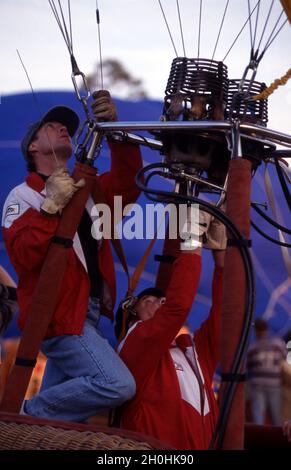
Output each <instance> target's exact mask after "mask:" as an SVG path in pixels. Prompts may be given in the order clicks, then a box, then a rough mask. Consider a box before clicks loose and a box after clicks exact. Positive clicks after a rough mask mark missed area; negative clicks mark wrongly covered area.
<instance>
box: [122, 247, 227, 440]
mask: <svg viewBox="0 0 291 470" xmlns="http://www.w3.org/2000/svg"><path fill="white" fill-rule="evenodd" d="M200 270H201V258H200V256H198V255H191V254H186V253H183V254H181V255H180V256H179V258H178V259H177V260H176V261H175V263H174V265H173V271H172V276H171V282H170V284H169V287H168V289H167V295H166V297H167V301H166V303H165V304H164V305H162V306H161V307H160V308H159V310H158V311H157V312H156V314H155V316H154V317H153V318H152V319H150V320H146V321H140V322H137V323H135V324H134V325H133V326H132V327H131V329H130V330H129V331H128V333H127V336H126V337H125V339H124V340H123V341H122V342H121V344H120V346H119V353H120V357H121V358H122V359H123V361H124V362H125V364H126V365H127V367H128V368H129V370H130V371H131V373H132V374H133V376H134V378H135V381H136V388H137V391H136V395H135V396H134V398H133V399H132V400H130V401H129V402H127V403H125V405H123V407H122V409H121V412H122V414H121V427H123V428H125V429H129V430H132V431H138V432H141V433H144V434H147V435H150V436H153V437H156V438H157V439H160V440H161V441H163V442H164V443H168V444H170V445H171V446H173V447H174V448H176V449H207V448H208V446H209V443H210V440H211V437H212V433H213V431H214V427H215V422H216V419H217V415H218V407H217V403H216V400H215V397H214V393H213V390H212V378H213V374H214V371H215V369H216V367H217V364H218V361H219V351H220V344H219V341H220V310H221V300H222V269H221V268H215V271H214V276H213V286H212V296H213V303H212V308H211V311H210V314H209V316H208V319H207V320H206V321H205V322H204V323H203V324H202V325H201V327H200V328H199V329H198V330H197V331H196V332H195V333H194V336H193V339H194V344H195V347H194V348H187V350H186V353H185V354H186V355H187V356H188V359H189V360H190V362H191V361H192V358H191V354H195V356H196V362H198V368H199V371H200V378H201V379H202V381H203V386H204V413H202V409H201V408H202V407H201V393H200V388H199V382H198V380H197V376H196V375H195V374H194V371H193V369H192V367H190V365H189V360H187V359H186V356H185V354H184V352H182V350H181V349H179V348H177V347H175V341H174V339H175V337H176V335H177V334H178V332H179V330H180V328H181V327H182V325H183V324H184V323H185V321H186V319H187V315H188V314H189V311H190V309H191V307H192V303H193V300H194V297H195V294H196V290H197V287H198V283H199V277H200Z"/></svg>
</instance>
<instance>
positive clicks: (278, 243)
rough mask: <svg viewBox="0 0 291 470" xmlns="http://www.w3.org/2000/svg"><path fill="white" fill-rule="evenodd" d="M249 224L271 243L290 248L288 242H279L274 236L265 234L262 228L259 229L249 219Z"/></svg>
mask: <svg viewBox="0 0 291 470" xmlns="http://www.w3.org/2000/svg"><path fill="white" fill-rule="evenodd" d="M251 226H252V227H253V228H254V229H255V230H256V231H257V232H258V233H259V234H260V235H262V237H264V238H266V239H267V240H269V241H270V242H272V243H275V245H279V246H285V247H286V248H291V245H290V243H284V242H280V241H279V240H276V239H275V238H272V237H270V235H267V234H266V233H265V232H263V230H261V229H260V228H259V227H258V226H257V225H256V224H255V223H254V222H252V221H251Z"/></svg>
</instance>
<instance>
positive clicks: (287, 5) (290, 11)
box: [281, 0, 291, 23]
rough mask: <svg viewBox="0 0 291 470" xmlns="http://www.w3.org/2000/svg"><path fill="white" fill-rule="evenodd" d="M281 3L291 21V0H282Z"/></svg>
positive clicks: (290, 21)
mask: <svg viewBox="0 0 291 470" xmlns="http://www.w3.org/2000/svg"><path fill="white" fill-rule="evenodd" d="M281 3H282V7H283V8H284V10H285V13H286V15H287V18H288V20H289V23H291V0H281Z"/></svg>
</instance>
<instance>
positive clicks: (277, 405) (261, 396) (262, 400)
mask: <svg viewBox="0 0 291 470" xmlns="http://www.w3.org/2000/svg"><path fill="white" fill-rule="evenodd" d="M250 400H251V411H252V417H253V423H255V424H264V423H265V417H266V412H267V410H268V411H269V413H270V418H271V424H274V425H276V426H281V425H282V412H281V387H280V386H279V387H272V386H265V385H253V384H252V385H251V386H250Z"/></svg>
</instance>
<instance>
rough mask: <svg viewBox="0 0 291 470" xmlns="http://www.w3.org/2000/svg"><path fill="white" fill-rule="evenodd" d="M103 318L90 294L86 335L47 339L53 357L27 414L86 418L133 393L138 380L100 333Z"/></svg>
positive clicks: (46, 348)
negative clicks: (100, 318)
mask: <svg viewBox="0 0 291 470" xmlns="http://www.w3.org/2000/svg"><path fill="white" fill-rule="evenodd" d="M99 317H100V305H99V301H98V299H94V298H90V299H89V305H88V314H87V318H86V321H85V324H84V331H83V334H82V335H64V336H56V337H54V338H49V339H47V340H45V341H43V343H42V348H41V349H42V352H43V353H44V354H45V355H46V356H47V358H48V361H47V365H46V369H45V374H44V378H43V382H42V386H41V390H40V393H39V394H38V395H36V396H35V397H33V398H32V399H30V400H28V401H27V402H26V403H25V412H26V413H27V414H29V415H32V416H39V417H43V418H48V419H49V418H50V419H52V418H53V419H62V420H67V421H78V422H82V421H84V420H86V419H87V418H89V417H90V416H93V415H95V414H97V413H98V412H99V411H100V410H101V409H104V408H111V407H115V406H119V405H121V404H122V403H123V402H125V401H126V400H129V399H130V398H132V397H133V395H134V393H135V382H134V379H133V377H132V375H131V373H130V372H129V370H128V369H127V367H126V366H125V364H124V363H123V362H122V360H121V359H120V358H119V356H118V355H117V354H116V352H115V351H114V350H113V348H112V347H111V346H110V345H109V343H108V341H107V340H106V339H105V338H103V337H102V336H101V335H100V333H99V331H98V322H99Z"/></svg>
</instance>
